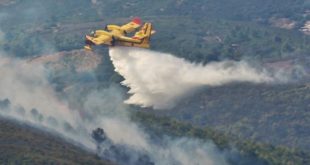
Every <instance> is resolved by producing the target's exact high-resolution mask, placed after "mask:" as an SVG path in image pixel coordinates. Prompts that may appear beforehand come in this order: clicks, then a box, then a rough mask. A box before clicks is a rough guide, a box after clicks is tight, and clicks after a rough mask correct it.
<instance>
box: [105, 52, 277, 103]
mask: <svg viewBox="0 0 310 165" xmlns="http://www.w3.org/2000/svg"><path fill="white" fill-rule="evenodd" d="M110 57H111V60H112V62H113V65H114V67H115V71H116V72H118V73H119V74H120V75H122V76H123V77H124V79H125V80H124V81H123V82H122V84H123V85H125V86H127V87H129V88H130V90H129V93H130V94H131V96H130V98H129V99H128V100H126V101H125V103H127V104H135V105H140V106H143V107H151V106H152V107H153V108H155V109H166V108H171V107H173V106H174V105H175V104H176V102H177V101H178V100H179V99H181V98H182V97H185V96H187V95H189V94H191V93H192V92H194V91H195V90H198V89H200V88H201V87H205V86H220V85H224V84H227V83H231V82H252V83H270V82H274V81H275V80H276V79H278V80H279V78H281V77H283V76H282V74H278V75H277V76H271V74H269V73H268V72H267V71H266V70H264V69H256V68H253V67H251V66H250V65H249V64H248V63H246V62H244V61H240V62H234V61H222V62H212V63H209V64H207V65H202V64H194V63H190V62H188V61H186V60H184V59H181V58H177V57H175V56H173V55H170V54H167V53H159V52H154V51H151V50H146V49H139V48H125V47H114V48H110Z"/></svg>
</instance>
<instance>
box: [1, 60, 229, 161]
mask: <svg viewBox="0 0 310 165" xmlns="http://www.w3.org/2000/svg"><path fill="white" fill-rule="evenodd" d="M0 61H1V62H0V72H1V75H2V78H1V79H0V116H2V117H5V118H10V119H14V120H18V121H21V122H24V123H26V124H30V125H32V126H34V127H36V128H39V129H43V130H46V131H49V132H51V133H54V134H56V135H58V136H61V137H63V138H65V139H66V140H67V141H69V142H71V143H73V144H76V145H79V146H81V147H83V148H85V149H88V150H90V151H92V152H96V151H98V155H99V156H100V157H102V158H103V159H109V160H112V161H114V162H116V163H119V164H126V165H128V164H129V165H131V164H132V165H133V164H134V165H137V164H141V163H142V164H143V162H147V163H149V164H154V163H156V164H184V165H186V164H207V165H213V164H216V165H225V164H228V163H227V161H226V157H225V154H224V153H221V151H219V150H218V149H217V147H216V146H215V145H214V144H213V143H212V142H203V141H200V140H197V139H192V138H171V137H168V136H166V137H165V138H163V139H158V140H154V139H153V138H152V137H151V136H150V135H149V133H148V131H146V130H145V129H144V128H141V127H140V126H139V124H138V123H135V122H133V121H132V120H131V119H130V111H128V106H127V105H126V104H124V103H123V101H124V97H125V96H124V94H125V91H124V90H123V89H122V88H121V87H120V86H119V85H117V84H115V85H111V86H110V87H108V88H102V89H99V90H98V89H91V90H90V91H88V92H87V93H83V92H81V93H78V92H77V91H79V89H78V88H80V86H79V85H76V86H73V87H71V89H70V90H71V91H76V92H77V93H69V94H68V95H67V97H68V98H67V99H65V100H64V99H60V98H62V97H60V96H59V93H57V92H55V90H54V89H53V88H52V86H51V84H50V82H49V81H48V80H49V77H50V76H51V74H50V73H51V72H52V71H51V70H49V69H47V68H46V67H44V66H43V65H40V64H38V63H36V64H35V65H33V64H31V63H28V62H27V61H24V60H17V59H14V58H9V57H4V56H2V57H1V58H0ZM68 74H70V73H68ZM83 74H85V73H83ZM89 74H92V73H91V72H90V73H89ZM66 100H70V103H69V102H66ZM72 105H80V106H79V107H80V108H77V109H73V108H71V107H74V106H72ZM96 128H103V129H104V131H105V133H106V136H107V138H108V139H110V140H109V141H107V142H105V143H101V144H97V143H95V141H94V139H93V138H92V137H91V132H92V131H93V130H94V129H96ZM116 151H117V152H116Z"/></svg>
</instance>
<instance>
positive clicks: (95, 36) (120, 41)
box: [84, 18, 155, 50]
mask: <svg viewBox="0 0 310 165" xmlns="http://www.w3.org/2000/svg"><path fill="white" fill-rule="evenodd" d="M140 26H141V19H140V18H134V19H133V20H132V21H131V22H129V23H127V24H125V25H123V26H118V25H107V26H106V28H105V30H96V31H94V32H92V33H91V34H90V35H86V39H85V44H86V45H85V46H84V48H85V49H86V50H92V47H91V46H93V45H108V46H129V47H140V48H149V47H150V38H151V36H152V35H153V34H154V33H155V31H154V30H152V24H151V23H144V25H143V26H142V28H141V29H140V30H139V31H137V32H136V33H135V34H134V35H133V36H132V37H128V36H126V35H127V34H128V33H131V32H134V31H136V30H137V29H138V28H139V27H140Z"/></svg>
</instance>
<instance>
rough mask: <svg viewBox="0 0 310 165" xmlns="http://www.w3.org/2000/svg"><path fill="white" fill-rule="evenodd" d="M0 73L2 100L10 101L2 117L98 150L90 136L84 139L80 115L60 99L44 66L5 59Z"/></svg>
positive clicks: (0, 58) (1, 60)
mask: <svg viewBox="0 0 310 165" xmlns="http://www.w3.org/2000/svg"><path fill="white" fill-rule="evenodd" d="M0 74H1V79H0V101H1V100H2V101H3V100H8V101H9V105H8V106H9V107H6V108H5V109H6V110H5V109H3V108H2V109H1V108H0V115H1V116H5V117H9V118H14V119H17V120H19V121H22V122H26V123H29V124H33V125H35V126H37V127H40V128H44V129H50V131H56V132H57V133H59V134H61V135H63V136H64V137H70V139H73V140H74V141H76V142H79V143H82V144H85V146H88V147H89V148H95V146H94V144H93V143H91V142H90V141H86V140H85V139H88V136H80V135H81V134H83V133H84V132H83V131H85V130H83V129H79V127H80V125H79V122H78V120H77V118H78V117H79V116H78V114H77V113H76V111H72V110H70V109H69V108H68V105H67V104H66V103H65V102H62V101H60V100H58V98H57V97H56V93H55V92H54V90H53V88H51V86H50V84H49V82H48V81H47V77H46V76H45V75H47V73H46V70H45V68H44V67H43V66H42V65H40V64H36V65H32V64H28V63H27V62H26V61H24V60H17V59H13V58H9V57H4V56H1V57H0Z"/></svg>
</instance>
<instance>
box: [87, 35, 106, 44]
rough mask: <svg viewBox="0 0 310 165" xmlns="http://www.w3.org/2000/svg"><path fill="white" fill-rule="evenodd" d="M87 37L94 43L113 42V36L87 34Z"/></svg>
mask: <svg viewBox="0 0 310 165" xmlns="http://www.w3.org/2000/svg"><path fill="white" fill-rule="evenodd" d="M86 39H87V40H89V41H91V42H92V43H94V44H95V45H101V44H103V43H107V42H111V41H112V36H109V35H98V36H96V37H91V36H86Z"/></svg>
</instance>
